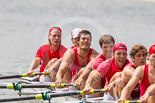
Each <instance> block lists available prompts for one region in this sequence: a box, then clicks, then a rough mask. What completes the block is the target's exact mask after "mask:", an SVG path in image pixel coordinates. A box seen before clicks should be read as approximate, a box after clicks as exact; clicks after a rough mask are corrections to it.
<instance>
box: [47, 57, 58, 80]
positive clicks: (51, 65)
mask: <svg viewBox="0 0 155 103" xmlns="http://www.w3.org/2000/svg"><path fill="white" fill-rule="evenodd" d="M60 64H61V59H57V58H53V59H52V60H50V61H49V62H48V64H47V66H46V67H45V69H51V72H50V74H49V75H48V77H49V78H50V80H51V82H55V80H56V73H57V71H58V68H59V66H60Z"/></svg>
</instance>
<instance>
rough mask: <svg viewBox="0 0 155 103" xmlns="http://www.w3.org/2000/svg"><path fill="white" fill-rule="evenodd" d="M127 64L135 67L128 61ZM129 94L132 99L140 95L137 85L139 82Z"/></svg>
mask: <svg viewBox="0 0 155 103" xmlns="http://www.w3.org/2000/svg"><path fill="white" fill-rule="evenodd" d="M127 66H130V67H132V68H134V69H136V68H135V66H134V65H133V63H129V64H128V65H127ZM130 96H131V98H132V99H136V98H139V97H140V87H139V84H137V85H136V87H135V88H134V89H133V91H132V92H131V95H130Z"/></svg>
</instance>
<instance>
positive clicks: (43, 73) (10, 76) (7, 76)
mask: <svg viewBox="0 0 155 103" xmlns="http://www.w3.org/2000/svg"><path fill="white" fill-rule="evenodd" d="M37 75H45V72H41V73H33V76H37ZM27 76H28V75H27V74H26V73H25V74H21V75H18V74H16V75H6V76H0V79H10V78H20V77H27Z"/></svg>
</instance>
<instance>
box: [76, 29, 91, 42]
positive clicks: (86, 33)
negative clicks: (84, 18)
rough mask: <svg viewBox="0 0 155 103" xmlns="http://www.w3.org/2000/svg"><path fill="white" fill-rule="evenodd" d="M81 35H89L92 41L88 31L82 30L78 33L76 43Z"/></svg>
mask: <svg viewBox="0 0 155 103" xmlns="http://www.w3.org/2000/svg"><path fill="white" fill-rule="evenodd" d="M82 34H84V35H88V34H89V35H90V40H92V35H91V33H90V32H89V31H88V30H82V31H81V32H79V34H78V36H77V39H78V41H79V40H80V37H81V35H82Z"/></svg>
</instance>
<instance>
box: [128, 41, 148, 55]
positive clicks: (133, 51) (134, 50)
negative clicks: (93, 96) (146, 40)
mask: <svg viewBox="0 0 155 103" xmlns="http://www.w3.org/2000/svg"><path fill="white" fill-rule="evenodd" d="M140 50H144V52H145V53H146V55H147V49H146V47H145V46H144V45H141V44H137V45H135V46H133V47H132V49H131V51H130V57H135V55H136V53H138V51H140Z"/></svg>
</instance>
